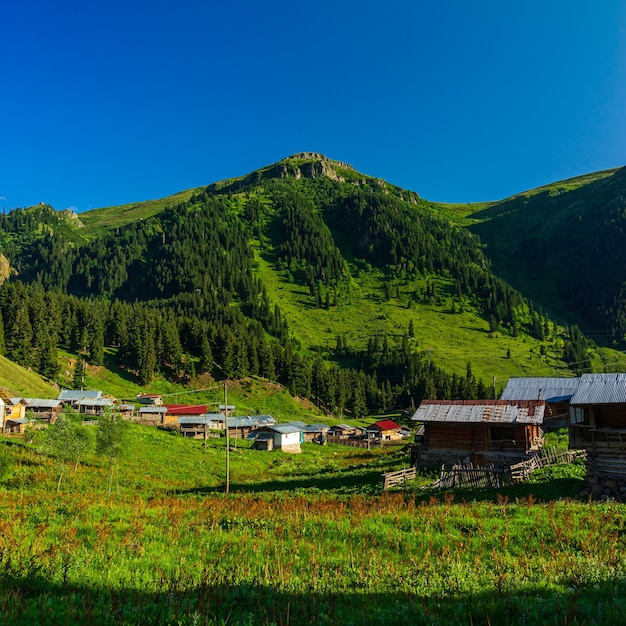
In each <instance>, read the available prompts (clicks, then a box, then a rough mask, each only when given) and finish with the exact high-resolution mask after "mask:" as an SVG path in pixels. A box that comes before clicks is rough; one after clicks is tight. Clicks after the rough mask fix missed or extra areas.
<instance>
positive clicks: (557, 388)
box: [500, 377, 580, 402]
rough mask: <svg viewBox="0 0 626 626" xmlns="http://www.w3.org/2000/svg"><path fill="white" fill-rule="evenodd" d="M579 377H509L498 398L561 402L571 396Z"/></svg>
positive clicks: (576, 386)
mask: <svg viewBox="0 0 626 626" xmlns="http://www.w3.org/2000/svg"><path fill="white" fill-rule="evenodd" d="M579 383H580V378H574V377H571V378H532V377H531V378H509V382H508V383H507V385H506V387H505V388H504V391H503V392H502V395H501V396H500V400H545V401H546V402H562V401H564V400H567V399H569V398H571V397H572V395H573V394H574V392H575V391H576V389H578V384H579Z"/></svg>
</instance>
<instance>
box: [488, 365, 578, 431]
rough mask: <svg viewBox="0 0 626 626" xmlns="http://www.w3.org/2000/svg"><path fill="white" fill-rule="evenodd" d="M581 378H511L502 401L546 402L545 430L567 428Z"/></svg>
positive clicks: (501, 396) (503, 393)
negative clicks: (573, 398) (571, 403)
mask: <svg viewBox="0 0 626 626" xmlns="http://www.w3.org/2000/svg"><path fill="white" fill-rule="evenodd" d="M579 382H580V378H574V377H569V378H533V377H529V378H509V382H508V383H507V385H506V387H505V388H504V391H503V392H502V394H501V395H500V399H501V400H545V403H546V410H545V414H544V416H543V428H544V430H546V429H548V428H567V426H568V424H569V402H570V399H571V397H572V396H573V395H574V393H575V391H576V389H577V388H578V384H579Z"/></svg>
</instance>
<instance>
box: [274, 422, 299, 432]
mask: <svg viewBox="0 0 626 626" xmlns="http://www.w3.org/2000/svg"><path fill="white" fill-rule="evenodd" d="M268 428H269V429H270V430H273V431H274V432H277V433H283V434H288V433H301V432H302V428H300V427H299V426H295V425H294V424H271V425H270V426H268Z"/></svg>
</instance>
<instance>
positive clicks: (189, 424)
mask: <svg viewBox="0 0 626 626" xmlns="http://www.w3.org/2000/svg"><path fill="white" fill-rule="evenodd" d="M226 423H227V424H228V436H229V437H232V438H233V439H243V438H245V437H248V436H249V435H250V434H251V433H253V432H256V431H257V430H258V429H259V428H262V427H263V426H268V425H271V424H275V423H276V420H275V419H274V418H273V417H272V416H271V415H247V416H243V417H229V418H227V419H226V418H225V416H224V414H223V413H206V414H204V415H198V416H186V417H180V418H179V419H178V425H179V429H180V434H181V435H183V436H184V437H194V438H195V439H203V438H204V436H205V432H207V431H222V432H224V431H225V428H226Z"/></svg>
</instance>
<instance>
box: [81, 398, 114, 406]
mask: <svg viewBox="0 0 626 626" xmlns="http://www.w3.org/2000/svg"><path fill="white" fill-rule="evenodd" d="M76 404H78V406H112V405H113V400H111V398H83V399H82V400H79V401H78V402H77V403H76Z"/></svg>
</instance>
